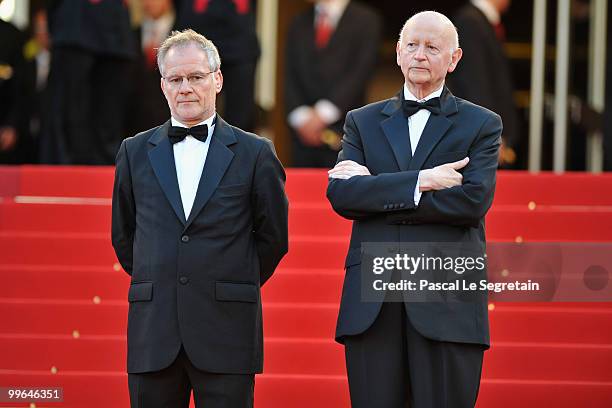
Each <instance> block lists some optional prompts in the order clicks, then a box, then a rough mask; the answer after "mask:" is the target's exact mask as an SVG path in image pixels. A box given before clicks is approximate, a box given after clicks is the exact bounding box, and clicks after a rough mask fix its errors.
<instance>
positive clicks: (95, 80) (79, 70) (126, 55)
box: [41, 0, 136, 165]
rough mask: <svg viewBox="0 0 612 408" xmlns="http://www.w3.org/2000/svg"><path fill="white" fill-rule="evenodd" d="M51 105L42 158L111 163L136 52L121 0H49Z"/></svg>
mask: <svg viewBox="0 0 612 408" xmlns="http://www.w3.org/2000/svg"><path fill="white" fill-rule="evenodd" d="M47 13H48V18H49V32H50V34H51V37H52V38H53V44H52V49H51V56H52V57H51V69H50V73H49V102H50V103H49V105H48V107H47V110H48V115H49V120H48V121H47V124H46V128H45V131H44V137H43V141H42V146H41V148H42V152H43V153H44V156H43V157H42V160H43V161H44V162H48V163H58V164H100V165H106V164H112V163H113V161H114V160H113V159H114V157H115V154H116V153H117V150H118V148H119V144H120V142H121V140H122V139H123V136H125V135H123V126H124V121H123V117H124V113H125V110H126V101H127V92H128V90H129V87H128V86H127V84H126V81H127V80H128V79H129V72H130V64H131V61H132V60H133V59H134V58H135V56H136V47H135V41H134V38H133V33H132V30H131V27H130V16H129V11H128V8H127V2H126V1H124V0H52V1H49V5H48V9H47Z"/></svg>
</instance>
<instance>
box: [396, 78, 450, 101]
mask: <svg viewBox="0 0 612 408" xmlns="http://www.w3.org/2000/svg"><path fill="white" fill-rule="evenodd" d="M443 90H444V82H442V86H440V88H438V89H437V90H435V91H433V92H432V93H430V94H429V95H427V96H426V97H424V98H423V99H417V97H416V96H414V95H413V94H412V92H410V91H409V90H408V87H407V86H406V84H404V100H406V101H417V102H425V101H428V100H430V99H432V98H437V97H439V96H440V95H442V91H443Z"/></svg>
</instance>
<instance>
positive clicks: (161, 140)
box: [149, 121, 186, 225]
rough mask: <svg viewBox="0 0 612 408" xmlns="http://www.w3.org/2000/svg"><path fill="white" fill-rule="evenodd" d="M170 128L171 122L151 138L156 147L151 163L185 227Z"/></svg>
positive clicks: (152, 151)
mask: <svg viewBox="0 0 612 408" xmlns="http://www.w3.org/2000/svg"><path fill="white" fill-rule="evenodd" d="M169 128H170V121H167V122H166V123H164V124H163V125H162V126H160V127H159V128H158V129H157V130H156V131H155V132H154V133H153V134H152V135H151V137H150V138H149V143H151V144H152V145H154V146H155V147H153V148H152V149H150V150H149V162H150V163H151V167H153V172H154V173H155V177H157V181H158V182H159V185H160V186H161V188H162V190H163V192H164V194H165V195H166V198H167V199H168V201H169V202H170V205H171V206H172V209H173V210H174V213H175V214H176V216H177V217H178V218H179V220H181V222H182V223H183V225H184V224H185V222H186V221H185V212H184V210H183V202H182V201H181V193H180V191H179V186H178V180H177V179H176V167H175V165H174V152H173V150H172V144H171V143H170V140H169V139H168V129H169Z"/></svg>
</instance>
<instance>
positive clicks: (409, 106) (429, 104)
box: [402, 98, 440, 118]
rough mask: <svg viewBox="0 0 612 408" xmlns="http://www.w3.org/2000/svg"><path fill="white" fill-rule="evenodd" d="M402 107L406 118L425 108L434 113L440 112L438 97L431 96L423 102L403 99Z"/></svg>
mask: <svg viewBox="0 0 612 408" xmlns="http://www.w3.org/2000/svg"><path fill="white" fill-rule="evenodd" d="M402 109H404V115H406V117H407V118H409V117H410V116H412V115H414V114H415V113H417V112H418V111H420V110H421V109H427V110H428V111H430V112H431V113H433V114H434V115H439V114H440V98H431V99H428V100H427V101H425V102H422V103H421V102H417V101H404V102H403V104H402Z"/></svg>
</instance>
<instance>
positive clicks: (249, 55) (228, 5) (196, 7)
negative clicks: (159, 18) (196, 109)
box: [174, 0, 260, 131]
mask: <svg viewBox="0 0 612 408" xmlns="http://www.w3.org/2000/svg"><path fill="white" fill-rule="evenodd" d="M254 3H255V2H254V1H252V0H174V4H175V9H176V29H177V30H184V29H186V28H191V29H193V30H195V31H197V32H198V33H200V34H202V35H204V36H206V38H208V39H210V40H211V41H212V42H213V43H215V45H216V46H217V48H218V49H219V54H220V55H221V60H222V61H223V76H224V77H225V81H226V82H225V86H224V87H223V93H222V106H221V108H222V109H221V111H222V113H223V117H224V118H225V120H227V122H228V123H230V124H232V125H234V126H237V127H239V128H241V129H243V130H246V131H252V130H253V129H254V126H255V68H256V66H257V59H258V58H259V55H260V48H259V42H258V40H257V34H256V32H255V7H254Z"/></svg>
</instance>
